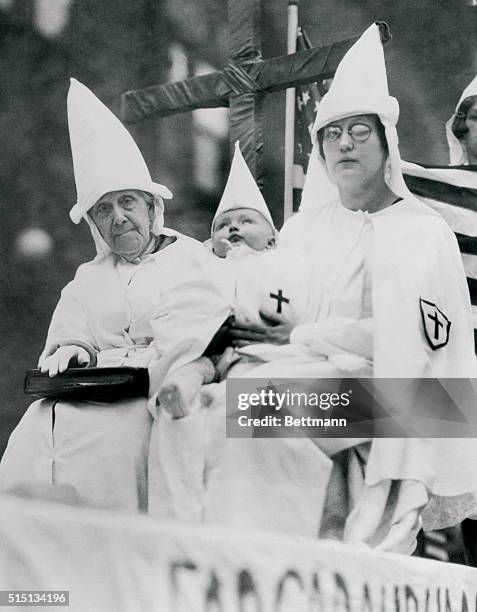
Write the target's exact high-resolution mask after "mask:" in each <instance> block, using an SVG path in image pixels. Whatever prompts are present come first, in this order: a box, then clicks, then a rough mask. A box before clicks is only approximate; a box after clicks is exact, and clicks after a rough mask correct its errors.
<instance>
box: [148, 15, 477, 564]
mask: <svg viewBox="0 0 477 612" xmlns="http://www.w3.org/2000/svg"><path fill="white" fill-rule="evenodd" d="M397 117H398V104H397V101H396V100H395V99H394V98H391V97H390V96H389V93H388V88H387V79H386V72H385V65H384V56H383V51H382V46H381V42H380V39H379V32H378V27H377V26H375V25H373V26H371V27H370V28H369V29H368V30H367V31H366V32H365V34H364V35H363V36H362V37H361V39H360V40H359V41H358V42H357V43H356V44H355V45H354V46H353V47H352V48H351V49H350V51H349V52H348V53H347V55H346V56H345V57H344V59H343V60H342V62H341V64H340V66H339V68H338V70H337V73H336V76H335V79H334V81H333V83H332V86H331V88H330V91H329V92H328V93H327V94H326V96H325V97H324V99H323V100H322V102H321V104H320V107H319V110H318V114H317V118H316V122H315V125H314V127H313V130H312V136H313V138H314V143H315V147H314V151H313V154H312V159H311V161H310V167H309V169H308V173H307V183H306V186H305V191H304V195H303V202H302V207H301V212H300V213H299V214H298V215H296V216H295V217H294V218H292V219H291V220H290V221H289V222H288V223H287V224H286V225H285V227H284V228H283V230H282V232H281V236H280V242H279V247H278V248H280V246H281V245H285V246H293V247H296V246H301V247H303V248H304V249H305V251H307V253H308V254H309V257H310V262H311V264H312V266H313V268H314V269H313V274H314V278H315V282H314V283H313V284H312V286H311V294H310V308H309V312H308V316H307V317H305V319H304V320H303V321H302V324H299V325H297V326H296V327H294V328H293V329H291V326H290V325H289V324H285V323H283V324H282V323H280V322H278V321H276V324H275V325H274V326H273V327H269V326H267V325H248V326H247V325H240V326H238V325H236V326H235V327H234V328H232V330H231V334H232V336H233V337H234V338H235V345H236V346H238V347H244V346H245V345H249V344H252V345H253V344H255V345H256V346H255V347H254V346H251V347H247V352H248V354H252V353H253V354H254V355H256V356H260V357H262V358H263V359H264V360H268V361H269V363H265V364H263V365H261V366H258V367H255V369H253V370H250V369H247V371H246V373H245V374H244V376H246V377H255V378H267V377H273V376H275V377H282V378H289V377H297V378H302V377H304V376H311V377H323V378H328V377H332V376H341V377H346V376H347V372H346V368H343V367H340V366H339V360H338V361H337V360H336V356H337V355H343V354H345V355H347V356H352V357H354V358H358V360H361V364H362V366H363V367H362V371H361V373H362V375H365V376H366V375H367V376H374V377H376V378H408V379H418V378H424V377H443V378H445V377H461V376H468V377H474V376H475V373H476V363H475V357H474V354H473V342H472V324H471V318H470V304H469V296H468V291H467V286H466V283H465V276H464V273H463V269H462V262H461V260H460V254H459V251H458V247H457V243H456V240H455V237H454V235H453V234H452V232H451V231H450V229H449V228H448V227H447V225H446V224H445V222H444V221H443V220H442V219H441V218H440V217H439V215H437V214H436V213H434V212H433V211H432V210H430V209H428V208H427V207H426V206H425V205H423V204H421V203H420V202H418V201H417V200H416V199H415V198H414V197H413V196H412V194H411V193H410V192H409V191H408V190H407V188H406V186H405V184H404V181H403V177H402V173H401V160H400V156H399V150H398V139H397V133H396V129H395V124H396V121H397ZM432 317H434V318H432ZM432 321H434V322H435V324H434V325H432ZM449 322H452V325H449ZM270 343H272V344H278V345H280V346H277V347H276V348H275V349H273V347H270V350H268V352H267V350H266V346H267V344H268V345H269V346H270ZM257 345H258V347H257ZM354 363H355V364H356V359H355V360H354ZM232 375H235V374H232ZM222 399H223V400H224V399H225V397H223V398H222ZM209 409H210V407H209ZM216 415H217V412H215V418H214V419H213V420H211V419H212V417H211V418H210V419H209V420H210V421H211V424H209V426H208V427H209V430H207V425H206V426H204V424H203V421H200V423H201V426H202V427H204V436H205V438H206V439H205V442H204V444H205V447H206V450H205V460H204V463H203V466H205V473H206V478H205V480H204V472H203V471H202V467H203V466H202V464H201V461H200V460H198V461H197V462H196V464H195V465H196V472H195V473H194V474H192V475H191V474H189V476H191V478H190V479H189V483H190V484H191V487H190V489H189V492H190V491H193V492H194V494H195V493H196V492H197V491H199V493H197V495H195V497H194V496H193V495H191V498H192V502H190V503H188V502H187V495H188V491H187V487H185V486H184V487H183V491H182V493H183V494H182V495H180V492H179V494H178V495H177V497H174V492H172V493H171V491H170V490H169V489H168V486H167V485H168V484H170V483H171V481H170V480H169V481H168V482H167V483H166V486H165V487H164V488H163V491H165V492H166V494H167V495H166V496H165V497H163V498H162V502H161V496H160V491H161V489H160V487H159V491H158V500H159V504H161V503H162V506H160V512H159V513H161V512H162V514H163V515H169V516H170V515H173V516H178V517H181V518H186V519H189V520H197V518H199V520H202V521H205V522H211V523H219V524H222V525H229V526H235V527H253V528H262V529H271V530H275V531H282V532H288V533H297V534H301V535H308V536H317V535H318V534H320V535H321V536H322V537H335V538H338V539H345V540H347V541H360V542H365V543H368V544H370V545H373V546H376V547H378V548H381V549H383V550H395V551H400V552H410V551H411V550H412V548H413V542H414V536H415V534H416V531H417V528H418V525H419V522H418V517H419V514H420V512H421V510H422V508H423V507H424V506H425V505H426V503H427V501H428V495H429V493H430V492H432V493H434V492H438V494H439V495H443V496H445V497H446V499H449V498H451V497H452V496H453V495H457V494H459V493H468V492H469V491H471V490H472V483H470V482H469V480H468V477H467V476H466V475H465V474H464V475H462V478H459V479H453V480H452V479H449V478H448V477H446V476H443V477H441V478H437V481H438V483H439V486H438V487H437V489H436V488H435V487H434V479H435V476H436V473H435V469H434V467H435V454H434V450H435V449H434V447H433V445H432V444H431V443H428V442H426V441H422V440H412V439H409V440H402V439H381V440H379V439H375V440H374V441H373V443H372V444H371V445H370V443H369V441H362V440H359V441H352V440H351V441H350V440H348V441H345V443H344V444H343V450H341V451H339V452H335V451H336V450H338V449H334V450H333V449H328V450H326V449H325V448H324V447H323V450H326V452H327V454H329V455H333V463H332V462H331V460H330V459H329V458H328V457H327V456H326V455H325V453H323V452H321V450H320V444H321V442H320V441H316V440H315V441H312V440H293V439H291V440H287V439H280V440H277V439H274V440H262V439H253V440H242V439H238V440H237V439H227V440H223V441H222V443H220V444H217V440H218V436H217V428H219V430H220V427H218V425H217V422H218V421H217V418H222V420H225V413H224V412H223V413H222V416H221V417H220V415H219V417H217V416H216ZM195 418H198V419H199V418H200V415H196V416H195ZM184 420H185V419H184ZM214 424H215V425H214ZM214 427H215V433H212V434H211V433H210V432H211V431H213V428H214ZM181 428H182V430H184V429H185V428H186V425H185V423H183V424H182V425H179V423H178V424H177V430H178V431H180V430H181ZM223 430H224V427H223V426H222V436H223V435H225V434H224V431H223ZM166 431H167V433H165V434H164V436H163V438H165V437H166V435H169V434H170V429H168V430H166ZM179 435H180V434H179ZM204 444H203V445H202V446H201V445H196V446H194V447H193V448H189V449H184V451H183V452H182V453H181V456H184V455H186V454H187V453H188V452H189V453H194V452H196V453H199V454H201V453H202V454H203V453H204V451H203V446H204ZM191 456H193V455H191ZM201 466H202V467H201ZM160 469H163V470H164V469H165V463H164V462H163V463H162V468H161V467H160ZM178 472H180V468H179V470H178V471H177V472H176V476H177V474H178ZM441 476H442V475H441ZM201 478H202V481H201ZM164 480H165V481H167V477H166V478H165V479H164ZM184 482H187V477H185V478H184ZM204 483H205V484H204ZM176 493H177V489H176ZM167 503H169V507H166V506H167ZM472 511H475V503H474V502H471V503H470V504H469V505H468V506H467V508H466V509H465V512H467V513H471V512H472ZM433 512H434V513H435V516H434V518H436V521H437V522H439V521H441V522H442V523H446V522H447V524H448V521H449V520H451V521H453V522H454V523H455V522H458V520H460V519H461V518H463V516H462V512H460V514H461V515H460V516H453V517H452V519H449V517H447V518H445V517H443V515H442V513H440V510H439V509H437V510H436V509H434V510H433ZM463 512H464V511H463ZM456 514H459V512H457V513H456ZM432 522H433V521H432V520H431V521H430V523H431V526H432V527H434V526H435V525H434V524H432ZM441 526H445V525H444V524H442V525H441Z"/></svg>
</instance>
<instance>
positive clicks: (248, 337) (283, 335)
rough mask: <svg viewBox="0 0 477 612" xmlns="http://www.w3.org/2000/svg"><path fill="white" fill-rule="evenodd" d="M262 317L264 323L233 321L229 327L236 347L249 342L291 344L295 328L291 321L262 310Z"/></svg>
mask: <svg viewBox="0 0 477 612" xmlns="http://www.w3.org/2000/svg"><path fill="white" fill-rule="evenodd" d="M260 317H261V319H262V320H263V321H264V324H263V325H260V324H254V323H250V324H249V325H245V324H240V323H236V322H235V323H233V324H232V325H231V326H230V329H229V335H230V336H231V337H232V345H233V346H235V347H241V346H247V345H248V344H258V343H261V342H264V343H266V344H289V343H290V334H291V332H292V330H293V325H291V323H287V322H284V321H283V320H282V319H281V318H280V317H278V316H277V315H276V314H275V313H270V312H266V311H263V310H261V311H260Z"/></svg>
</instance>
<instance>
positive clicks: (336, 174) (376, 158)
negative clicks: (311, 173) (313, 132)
mask: <svg viewBox="0 0 477 612" xmlns="http://www.w3.org/2000/svg"><path fill="white" fill-rule="evenodd" d="M318 138H319V142H320V143H321V147H320V150H321V152H322V155H323V157H324V159H325V163H326V168H327V170H328V174H329V175H330V177H331V178H332V179H333V180H334V182H335V183H336V184H337V185H338V186H343V187H348V188H353V187H358V186H359V187H362V186H363V185H366V184H370V183H371V182H373V181H376V180H379V181H384V168H385V163H386V158H387V144H386V138H385V136H384V128H383V126H382V124H381V122H380V121H379V118H378V117H377V115H354V116H352V117H346V118H345V119H339V120H337V121H333V122H331V123H329V124H328V125H326V126H325V127H324V128H323V129H322V130H320V134H319V136H318Z"/></svg>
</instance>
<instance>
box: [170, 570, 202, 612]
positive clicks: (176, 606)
mask: <svg viewBox="0 0 477 612" xmlns="http://www.w3.org/2000/svg"><path fill="white" fill-rule="evenodd" d="M182 570H187V572H195V571H196V570H197V565H196V564H195V563H193V562H192V561H176V562H173V563H171V566H170V583H171V585H172V590H171V598H172V600H171V602H170V603H171V605H170V609H171V610H174V611H179V610H181V609H182V610H187V605H185V604H184V606H182V608H181V607H180V604H181V589H180V585H179V574H182ZM183 592H187V589H184V591H183ZM183 603H184V602H183ZM185 603H187V602H185Z"/></svg>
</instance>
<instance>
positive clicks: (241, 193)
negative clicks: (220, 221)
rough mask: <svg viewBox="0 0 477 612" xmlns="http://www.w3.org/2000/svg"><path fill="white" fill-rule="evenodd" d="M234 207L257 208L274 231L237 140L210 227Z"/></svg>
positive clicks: (264, 203) (269, 215) (263, 201)
mask: <svg viewBox="0 0 477 612" xmlns="http://www.w3.org/2000/svg"><path fill="white" fill-rule="evenodd" d="M236 208H252V209H253V210H257V211H258V212H259V213H260V214H261V215H262V216H263V217H265V219H266V220H267V221H268V223H269V224H270V226H271V227H272V228H273V230H274V231H276V229H275V225H274V223H273V219H272V215H271V214H270V211H269V210H268V207H267V204H266V202H265V200H264V198H263V195H262V194H261V192H260V189H259V188H258V185H257V183H256V182H255V179H254V178H253V175H252V173H251V172H250V169H249V167H248V166H247V163H246V161H245V159H244V158H243V155H242V152H241V151H240V145H239V142H238V141H237V142H236V143H235V152H234V157H233V160H232V165H231V166H230V173H229V178H228V179H227V184H226V185H225V189H224V193H223V194H222V198H221V199H220V202H219V205H218V207H217V210H216V212H215V215H214V219H213V221H212V228H213V227H214V223H215V220H216V219H217V217H218V216H219V215H221V214H222V213H224V212H227V211H228V210H234V209H236Z"/></svg>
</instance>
